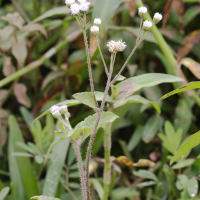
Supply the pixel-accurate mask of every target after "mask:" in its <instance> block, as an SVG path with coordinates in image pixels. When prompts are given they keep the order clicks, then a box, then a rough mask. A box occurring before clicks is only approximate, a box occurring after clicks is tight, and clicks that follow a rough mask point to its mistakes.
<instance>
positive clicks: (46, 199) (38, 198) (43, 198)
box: [31, 196, 60, 200]
mask: <svg viewBox="0 0 200 200" xmlns="http://www.w3.org/2000/svg"><path fill="white" fill-rule="evenodd" d="M31 199H36V200H60V199H58V198H55V197H47V196H34V197H31Z"/></svg>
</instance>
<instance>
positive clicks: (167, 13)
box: [162, 0, 173, 28]
mask: <svg viewBox="0 0 200 200" xmlns="http://www.w3.org/2000/svg"><path fill="white" fill-rule="evenodd" d="M172 2H173V0H169V1H168V2H167V3H166V4H165V8H164V18H163V23H162V28H164V27H165V26H166V24H167V21H168V19H169V16H170V10H171V6H172Z"/></svg>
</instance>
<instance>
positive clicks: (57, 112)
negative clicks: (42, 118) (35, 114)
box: [50, 105, 61, 119]
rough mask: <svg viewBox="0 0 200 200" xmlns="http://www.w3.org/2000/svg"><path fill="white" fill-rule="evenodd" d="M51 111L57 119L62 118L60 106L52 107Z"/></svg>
mask: <svg viewBox="0 0 200 200" xmlns="http://www.w3.org/2000/svg"><path fill="white" fill-rule="evenodd" d="M50 111H51V114H52V115H53V117H54V118H56V119H59V117H60V116H61V114H60V108H59V106H56V105H54V106H52V107H51V108H50Z"/></svg>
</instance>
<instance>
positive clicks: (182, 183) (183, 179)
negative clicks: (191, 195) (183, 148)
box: [176, 174, 188, 190]
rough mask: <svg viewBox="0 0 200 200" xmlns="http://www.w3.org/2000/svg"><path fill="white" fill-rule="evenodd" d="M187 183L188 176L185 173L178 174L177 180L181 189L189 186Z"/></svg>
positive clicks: (177, 184) (177, 185)
mask: <svg viewBox="0 0 200 200" xmlns="http://www.w3.org/2000/svg"><path fill="white" fill-rule="evenodd" d="M187 183H188V177H187V176H186V175H184V174H180V175H178V179H177V181H176V187H177V188H178V189H179V190H183V189H185V188H186V187H187Z"/></svg>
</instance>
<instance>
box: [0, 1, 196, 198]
mask: <svg viewBox="0 0 200 200" xmlns="http://www.w3.org/2000/svg"><path fill="white" fill-rule="evenodd" d="M198 2H199V1H198V0H168V1H165V0H159V1H156V0H152V1H148V0H146V1H143V3H144V4H145V6H147V7H148V11H149V14H150V16H153V14H154V13H155V12H160V13H162V14H163V16H164V19H163V22H162V23H160V24H158V28H159V29H157V28H156V27H153V28H152V31H151V32H150V33H148V35H147V36H146V38H145V40H144V41H143V42H142V44H141V45H140V47H139V48H138V49H137V51H136V52H135V54H134V55H133V57H132V58H131V60H130V62H129V64H128V66H127V68H126V69H125V70H124V71H123V73H122V75H123V76H121V77H120V79H119V80H118V81H121V82H117V83H116V87H112V92H110V96H109V97H108V99H107V100H106V101H107V103H109V102H110V99H111V98H116V99H117V98H118V97H119V94H120V90H121V91H122V89H121V88H123V89H124V88H126V87H127V83H128V88H129V89H130V88H131V89H130V90H134V96H130V97H128V98H126V99H124V101H120V102H118V103H116V104H114V107H113V108H112V110H113V112H114V114H115V115H114V114H113V116H112V117H113V120H114V119H116V118H115V116H116V115H117V116H119V118H117V119H116V120H115V121H114V122H113V123H112V150H111V155H112V159H111V160H112V180H111V185H110V194H109V195H110V199H112V200H120V199H131V200H136V199H147V200H150V199H158V200H159V199H199V198H200V193H199V175H200V173H199V172H200V158H199V146H196V145H198V144H199V143H200V140H199V138H200V136H199V134H200V133H199V132H198V131H199V130H200V126H199V123H198V118H199V117H200V97H199V91H197V90H196V91H191V90H190V91H188V89H196V88H199V85H198V84H199V83H190V84H188V85H187V87H183V88H182V89H179V90H178V91H177V90H175V91H173V92H172V93H169V92H171V91H172V90H174V89H176V88H178V87H180V86H183V85H186V82H187V81H188V82H191V81H192V82H193V81H198V79H200V70H199V69H200V43H199V41H200V31H199V29H200V24H199V23H198V22H199V20H200V15H199V13H200V5H199V3H198ZM0 4H1V8H0V28H1V29H0V200H3V199H4V198H5V200H19V199H20V200H26V199H30V198H31V197H33V196H35V197H33V199H39V200H46V199H47V200H48V199H52V200H54V199H55V198H59V199H62V200H64V199H73V200H76V199H82V196H81V191H80V184H79V172H78V165H77V163H76V156H75V152H74V149H73V145H72V144H71V143H70V140H69V139H66V138H63V137H61V136H60V135H59V134H60V133H59V131H56V134H55V126H56V123H57V122H56V120H55V119H54V118H53V117H52V116H51V115H50V114H47V113H49V111H47V110H48V109H49V108H50V107H51V106H52V105H54V104H58V103H59V102H65V104H68V107H69V113H70V115H71V117H70V122H71V125H72V127H75V126H76V125H77V124H78V123H79V122H81V121H83V120H84V119H85V118H86V119H88V118H87V117H88V116H90V115H93V114H94V111H93V109H91V107H92V106H91V102H89V103H88V102H84V104H86V105H88V106H85V105H82V104H81V102H82V100H80V98H79V97H77V95H74V94H75V93H80V92H85V91H87V92H90V84H89V77H88V71H87V59H86V54H85V48H84V42H83V36H82V31H81V30H80V27H79V26H78V25H77V22H76V20H75V18H74V17H73V16H71V15H70V10H69V9H68V8H67V6H66V5H64V2H63V1H60V0H59V1H58V0H48V1H42V0H34V1H27V0H18V1H17V0H12V1H0ZM91 4H92V5H91V8H90V10H89V13H88V15H87V18H88V19H87V20H88V21H91V24H88V35H89V34H90V33H89V28H90V26H91V25H92V21H93V19H94V18H96V17H99V18H101V20H102V24H101V26H100V36H99V37H100V45H101V48H102V51H103V55H104V57H105V62H106V63H107V65H109V61H110V52H109V51H108V49H107V48H106V43H107V42H108V41H110V40H112V39H116V40H121V39H122V40H123V41H125V42H126V44H127V49H126V50H125V51H124V52H122V53H118V56H117V57H116V63H115V67H114V70H113V74H117V73H118V71H119V70H120V67H121V66H122V65H123V63H124V60H125V59H126V58H127V57H128V55H129V54H130V51H131V50H132V48H133V47H134V44H135V42H136V37H137V34H138V32H139V25H140V17H139V16H138V15H137V8H138V7H140V6H141V2H140V1H137V0H136V1H132V0H130V1H128V0H127V1H126V0H125V1H121V0H96V1H95V0H91ZM9 13H10V14H9ZM150 16H149V15H147V16H146V18H147V19H150ZM162 36H163V37H162ZM89 44H90V54H91V61H92V69H93V77H94V83H95V90H96V91H101V92H103V91H104V88H105V85H106V74H105V73H104V66H103V63H102V61H101V59H100V55H99V50H98V47H97V43H96V41H95V38H94V37H92V34H91V35H90V40H89ZM161 73H162V74H161ZM169 75H173V76H169ZM174 76H176V78H175V77H174ZM125 77H126V78H125ZM130 77H134V78H131V79H129V78H130ZM180 77H181V78H184V79H185V80H186V82H181V80H182V79H181V78H180ZM124 79H125V80H124ZM130 80H131V81H132V82H131V83H130ZM141 80H145V81H144V82H142V81H141ZM126 81H127V82H126ZM171 82H173V83H171ZM161 83H162V84H161ZM158 84H159V85H158ZM194 84H195V85H194ZM184 91H185V92H184ZM101 92H98V93H96V96H97V98H98V99H99V100H102V93H101ZM131 92H132V93H133V91H131ZM131 92H129V93H130V94H131ZM179 92H182V93H179ZM166 93H169V94H167V95H166V96H164V95H165V94H166ZM176 93H179V95H178V94H176ZM115 94H116V96H115ZM173 94H176V95H173ZM117 95H118V96H117ZM172 95H173V96H172ZM162 96H163V97H162ZM169 96H171V97H170V98H167V97H169ZM161 97H162V99H163V100H162V101H159V100H160V98H161ZM109 98H110V99H109ZM166 98H167V99H166ZM77 99H78V100H80V101H78V100H77ZM99 100H98V101H99ZM82 103H83V102H82ZM92 108H95V105H94V107H92ZM105 110H109V106H108V105H107V107H106V109H105ZM45 111H47V112H45ZM42 113H43V114H45V115H43V117H41V118H40V119H39V120H35V121H34V119H35V118H37V117H38V116H40V115H41V114H42ZM106 113H108V112H105V113H104V115H105V116H106ZM113 120H110V122H112V121H113ZM33 121H34V123H32V122H33ZM85 121H86V120H85ZM103 125H105V124H104V121H103V120H102V126H103ZM87 128H90V127H89V125H88V127H87ZM196 132H197V134H196V135H193V137H190V138H189V139H188V141H189V142H187V141H186V138H188V137H189V136H190V135H192V134H194V133H196ZM103 134H104V127H103V128H100V129H99V130H98V133H97V135H96V137H95V142H94V145H93V149H92V160H91V162H90V168H89V169H90V173H91V175H90V177H91V179H90V187H91V193H92V199H102V195H103V185H104V184H103V178H102V177H103V166H104V147H103V139H104V138H103ZM85 139H86V138H84V140H85ZM185 141H186V142H187V143H184V142H185ZM58 142H59V144H57V143H58ZM87 143H88V139H86V140H85V141H84V143H83V145H82V148H81V152H82V158H83V160H84V159H85V157H86V149H87ZM56 144H57V145H56ZM182 144H183V145H182ZM195 146H196V147H195ZM193 147H195V148H193ZM192 148H193V149H192ZM188 149H190V151H188ZM178 150H179V152H180V151H181V152H180V153H179V155H178V154H176V152H177V151H178ZM174 154H176V156H175V157H174V158H173V160H171V159H172V157H173V156H174ZM182 154H183V155H182ZM175 158H176V159H175ZM178 158H179V159H178ZM170 160H171V163H172V161H175V162H176V163H175V164H173V165H170ZM144 162H145V163H144ZM44 163H45V164H44ZM144 166H145V167H144ZM147 166H148V167H147ZM37 195H44V196H42V197H37ZM47 196H49V197H51V198H48V197H47ZM53 197H55V198H53Z"/></svg>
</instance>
